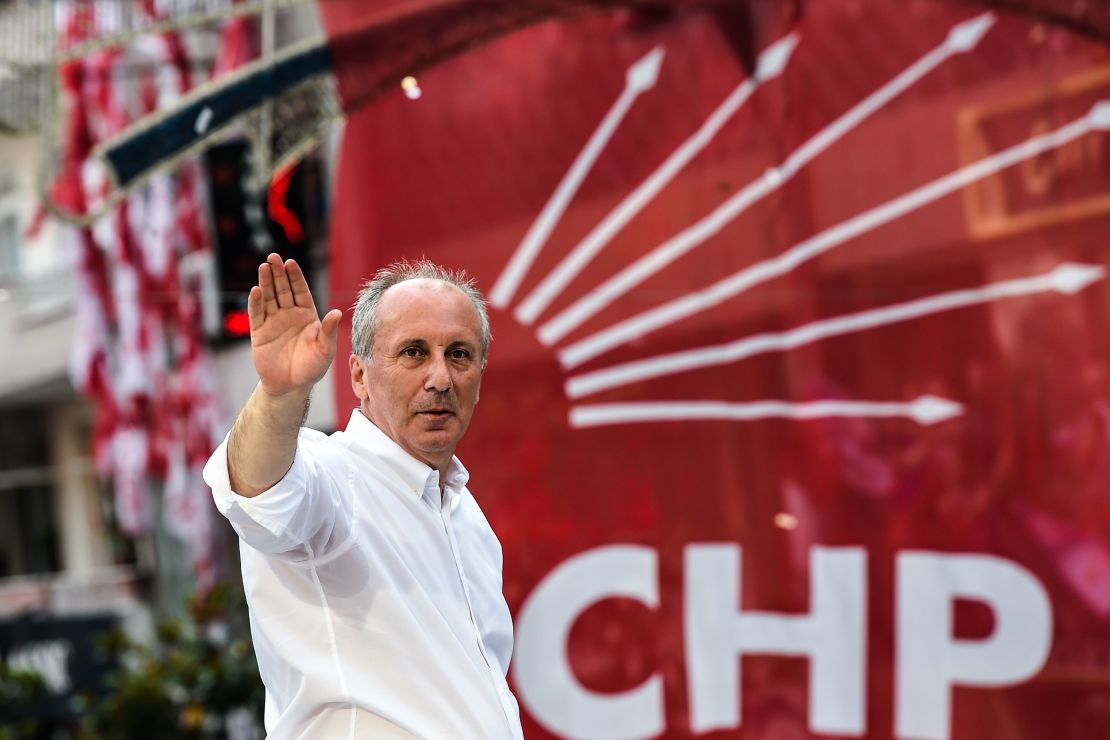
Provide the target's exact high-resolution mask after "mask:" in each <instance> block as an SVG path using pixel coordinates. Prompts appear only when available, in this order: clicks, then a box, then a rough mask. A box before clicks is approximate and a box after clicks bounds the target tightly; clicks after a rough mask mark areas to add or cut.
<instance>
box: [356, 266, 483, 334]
mask: <svg viewBox="0 0 1110 740" xmlns="http://www.w3.org/2000/svg"><path fill="white" fill-rule="evenodd" d="M378 332H379V334H381V335H383V336H385V335H390V336H394V337H395V338H396V335H405V338H409V339H416V338H426V339H428V338H436V337H443V336H445V335H447V336H449V339H450V341H454V340H456V339H467V340H469V341H479V340H480V338H481V333H482V325H481V320H480V319H479V317H478V309H477V308H475V306H474V302H473V301H471V300H470V298H469V296H467V295H466V294H465V293H463V292H462V290H460V289H459V288H458V287H456V286H454V285H452V284H451V283H447V282H444V281H442V280H432V279H428V278H414V279H412V280H405V281H404V282H401V283H398V284H396V285H394V286H393V287H391V288H389V289H388V290H387V291H385V293H383V294H382V297H381V302H380V303H379V304H378ZM454 335H460V336H454ZM465 335H471V336H465Z"/></svg>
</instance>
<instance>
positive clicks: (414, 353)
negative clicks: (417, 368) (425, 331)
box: [401, 347, 424, 357]
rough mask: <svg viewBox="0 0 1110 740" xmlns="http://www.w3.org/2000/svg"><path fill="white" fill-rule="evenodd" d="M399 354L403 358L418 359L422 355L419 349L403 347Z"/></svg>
mask: <svg viewBox="0 0 1110 740" xmlns="http://www.w3.org/2000/svg"><path fill="white" fill-rule="evenodd" d="M401 354H402V355H403V356H404V357H420V356H422V355H423V354H424V353H423V352H421V351H420V348H419V347H405V348H404V349H403V350H401Z"/></svg>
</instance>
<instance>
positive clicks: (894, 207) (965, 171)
mask: <svg viewBox="0 0 1110 740" xmlns="http://www.w3.org/2000/svg"><path fill="white" fill-rule="evenodd" d="M1105 127H1110V108H1108V107H1107V103H1105V102H1100V103H1099V104H1097V105H1095V106H1094V107H1093V108H1092V109H1091V111H1090V113H1088V114H1087V115H1085V116H1083V117H1082V118H1080V119H1079V120H1076V121H1072V122H1071V123H1069V124H1067V125H1065V126H1061V127H1060V128H1058V129H1056V130H1055V131H1050V132H1049V133H1047V134H1042V135H1040V136H1034V137H1032V138H1030V139H1028V140H1026V141H1024V142H1022V143H1021V144H1017V145H1016V146H1013V147H1010V148H1009V149H1005V150H1003V151H1001V152H998V153H997V154H993V155H991V156H988V157H984V158H983V159H980V160H979V161H978V162H974V163H972V164H969V165H967V166H966V167H962V168H960V169H958V170H956V171H955V172H952V173H950V174H948V175H945V176H943V177H940V178H938V179H936V180H933V181H932V182H930V183H928V184H926V185H922V186H921V187H919V188H916V189H914V190H911V191H910V192H908V193H905V194H904V195H901V196H899V197H897V198H894V199H893V200H889V201H887V202H886V203H883V204H882V205H879V206H876V207H875V208H872V209H870V210H868V211H864V212H863V213H861V214H859V215H857V216H854V217H852V218H850V219H848V220H847V221H844V222H842V223H840V224H837V225H836V226H833V227H831V228H829V229H826V230H825V231H822V232H821V233H820V234H817V235H816V236H812V237H810V238H809V239H806V240H805V241H802V242H799V243H798V244H796V245H794V246H793V247H791V248H790V249H788V250H786V251H785V252H784V253H782V254H781V255H779V256H778V257H773V258H771V259H768V260H763V261H762V262H757V263H756V264H754V265H752V266H750V267H746V268H744V269H743V270H740V271H739V272H736V273H733V274H732V275H730V276H728V277H726V278H724V279H723V280H719V281H717V282H716V283H713V284H712V285H710V286H709V287H708V288H705V289H704V290H701V291H698V292H695V293H690V294H687V295H685V296H682V297H681V298H676V299H675V300H673V301H669V302H667V303H664V304H662V305H661V306H657V307H655V308H653V309H649V310H647V311H644V312H643V313H640V314H637V315H636V316H632V317H630V318H628V319H625V320H624V321H621V322H619V323H617V324H614V325H613V326H610V327H609V328H607V329H603V330H602V331H599V332H597V333H596V334H593V335H591V336H588V337H586V338H584V339H582V340H579V341H578V342H575V343H574V344H571V345H568V346H567V347H566V348H565V349H563V350H562V351H560V352H559V362H560V363H562V365H563V367H564V368H568V369H569V368H572V367H576V366H578V365H580V364H582V363H583V362H585V361H587V360H589V359H592V358H594V357H597V356H598V355H600V354H603V353H604V352H607V351H609V350H611V349H613V348H614V347H618V346H620V345H621V344H624V343H625V342H627V341H629V340H631V339H636V338H639V337H642V336H644V335H645V334H648V333H649V332H652V331H655V330H657V329H660V328H662V327H664V326H668V325H669V324H673V323H675V322H676V321H679V320H681V319H684V318H687V317H689V316H692V315H694V314H697V313H700V312H702V311H704V310H706V309H708V308H712V307H713V306H716V305H718V304H720V303H722V302H723V301H726V300H728V299H729V298H732V297H734V296H736V295H739V294H740V293H743V292H744V291H747V290H749V289H751V288H752V287H753V286H756V285H759V284H760V283H764V282H767V281H768V280H771V279H773V278H776V277H780V276H782V275H785V274H787V273H789V272H790V271H791V270H794V269H795V268H797V267H798V266H799V265H802V264H803V263H805V262H807V261H809V260H812V259H813V258H814V257H817V256H819V255H821V254H824V253H825V252H828V251H830V250H832V249H834V248H835V247H838V246H840V245H841V244H844V243H845V242H847V241H849V240H851V239H854V238H856V237H858V236H860V235H862V234H866V233H867V232H869V231H873V230H874V229H877V228H878V227H880V226H882V225H884V224H887V223H890V222H891V221H894V220H895V219H898V218H901V217H902V216H905V215H906V214H907V213H912V212H913V211H916V210H918V209H920V208H922V207H924V206H926V205H929V204H930V203H932V202H934V201H936V200H939V199H940V198H943V197H944V196H946V195H949V194H951V193H953V192H956V191H957V190H959V189H960V188H963V187H965V186H967V185H969V184H971V183H973V182H975V181H977V180H981V179H982V178H984V177H987V176H988V175H992V174H994V173H996V172H999V171H1001V170H1004V169H1006V168H1007V167H1010V166H1011V165H1014V164H1016V163H1018V162H1021V161H1023V160H1026V159H1029V158H1030V157H1035V156H1037V155H1038V154H1041V153H1042V152H1046V151H1049V150H1051V149H1055V148H1057V147H1059V146H1062V145H1064V144H1066V143H1068V142H1069V141H1073V140H1075V139H1078V138H1079V137H1080V136H1083V135H1084V134H1086V133H1088V132H1090V131H1092V130H1096V129H1102V128H1105Z"/></svg>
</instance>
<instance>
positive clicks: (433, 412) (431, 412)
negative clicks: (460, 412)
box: [417, 409, 455, 419]
mask: <svg viewBox="0 0 1110 740" xmlns="http://www.w3.org/2000/svg"><path fill="white" fill-rule="evenodd" d="M417 414H418V415H419V416H423V417H424V418H425V419H446V418H448V417H450V416H454V415H455V412H453V411H451V410H450V409H424V410H423V411H418V412H417Z"/></svg>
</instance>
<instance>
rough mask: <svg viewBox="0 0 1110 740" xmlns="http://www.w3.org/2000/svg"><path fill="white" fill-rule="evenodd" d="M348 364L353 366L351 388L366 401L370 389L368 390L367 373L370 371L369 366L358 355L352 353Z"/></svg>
mask: <svg viewBox="0 0 1110 740" xmlns="http://www.w3.org/2000/svg"><path fill="white" fill-rule="evenodd" d="M348 364H350V366H351V390H353V391H354V392H355V395H356V396H357V397H358V398H359V399H361V400H363V401H365V400H366V399H367V397H368V396H369V391H367V390H366V373H367V372H369V368H367V367H366V363H365V362H363V361H362V358H361V357H359V356H358V355H351V359H350V360H349V361H348Z"/></svg>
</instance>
